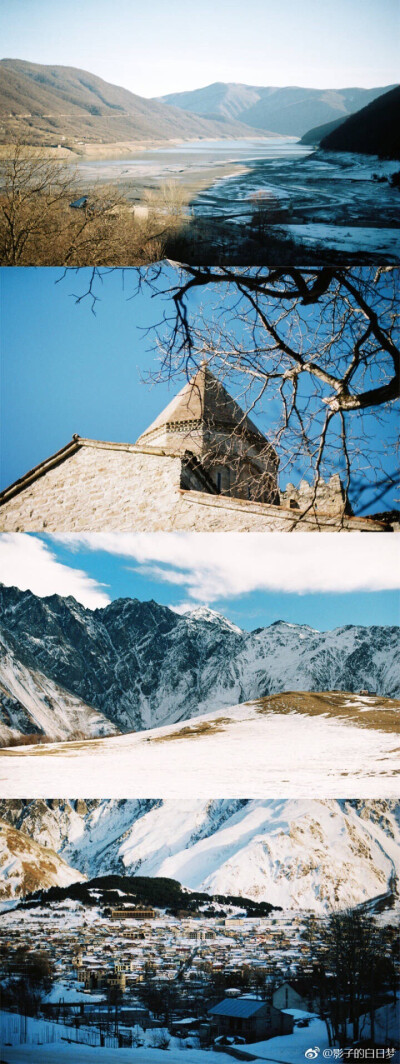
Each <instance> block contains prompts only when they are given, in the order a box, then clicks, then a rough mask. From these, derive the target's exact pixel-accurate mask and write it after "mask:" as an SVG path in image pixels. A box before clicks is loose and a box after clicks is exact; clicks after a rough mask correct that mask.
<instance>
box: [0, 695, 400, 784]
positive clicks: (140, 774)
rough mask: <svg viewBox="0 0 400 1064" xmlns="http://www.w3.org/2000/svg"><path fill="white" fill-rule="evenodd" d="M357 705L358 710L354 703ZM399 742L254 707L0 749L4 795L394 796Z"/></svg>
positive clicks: (337, 722) (346, 723)
mask: <svg viewBox="0 0 400 1064" xmlns="http://www.w3.org/2000/svg"><path fill="white" fill-rule="evenodd" d="M358 710H360V706H358ZM399 772H400V740H399V738H398V736H397V737H396V735H395V734H394V733H393V732H392V731H386V732H385V731H383V730H382V731H380V730H378V729H376V728H373V727H365V728H363V727H360V726H358V725H357V724H354V723H351V709H350V708H349V717H348V718H345V719H343V718H342V719H339V718H335V717H334V716H333V717H332V716H330V717H328V716H325V715H324V714H321V715H319V716H308V715H307V714H306V713H297V712H289V713H286V714H282V715H281V714H279V713H273V712H267V711H265V710H264V711H262V710H260V706H259V705H257V704H253V703H246V704H244V705H239V706H234V707H233V708H232V709H229V710H225V711H224V712H218V713H210V714H207V715H205V716H202V717H196V718H195V719H192V720H189V721H186V722H184V723H180V724H174V725H169V726H166V727H164V728H158V729H153V730H151V731H145V732H139V733H130V734H128V735H121V736H115V737H114V736H113V737H111V738H108V739H94V740H87V741H85V742H81V741H80V742H71V743H54V744H52V745H51V746H50V745H48V746H39V747H23V748H19V749H11V750H3V751H1V752H0V797H7V798H22V797H24V796H25V795H26V794H27V793H29V796H30V798H37V797H43V795H49V794H60V793H63V794H68V795H69V797H70V798H74V797H80V796H81V795H82V793H83V792H84V794H85V797H86V798H102V797H104V795H107V797H109V798H114V797H116V798H119V797H120V798H148V797H149V795H154V794H157V796H158V797H159V798H207V799H211V798H223V797H226V795H227V794H229V797H230V798H265V797H266V796H268V795H271V794H277V793H279V795H280V797H282V798H300V797H302V796H303V795H304V794H305V793H307V795H308V797H310V798H313V797H315V798H318V797H320V795H321V794H323V795H324V797H325V798H329V797H337V798H340V797H342V796H343V794H345V795H346V797H347V798H367V797H375V796H376V795H377V794H379V796H380V798H391V797H393V798H395V797H396V796H397V789H398V787H397V775H398V773H399Z"/></svg>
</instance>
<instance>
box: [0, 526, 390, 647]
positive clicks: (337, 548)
mask: <svg viewBox="0 0 400 1064" xmlns="http://www.w3.org/2000/svg"><path fill="white" fill-rule="evenodd" d="M398 541H399V537H398V536H391V535H386V536H385V542H384V549H382V546H381V545H382V539H381V537H378V538H377V537H376V536H374V535H371V536H366V535H363V534H362V533H353V535H351V536H348V535H338V534H337V535H312V536H311V535H309V534H305V533H302V534H299V533H298V534H296V535H295V536H288V535H287V533H270V534H268V535H266V534H265V533H264V534H254V533H246V534H233V533H211V534H210V533H208V534H200V533H173V532H168V533H147V534H143V533H140V534H131V533H109V534H107V533H86V534H78V533H75V534H71V535H69V536H68V535H59V536H57V535H55V536H50V535H44V534H41V535H34V534H26V533H16V534H9V533H3V534H2V535H0V581H1V582H3V583H5V584H7V585H16V586H17V587H20V588H21V589H26V588H29V589H30V590H31V591H33V592H34V593H35V594H38V595H50V594H54V593H58V594H61V595H63V596H66V595H73V596H74V597H75V598H76V599H78V600H79V601H80V602H82V603H83V604H84V605H86V606H87V607H89V608H91V609H93V608H96V607H102V606H105V605H106V604H107V602H109V601H111V600H113V599H115V598H125V597H131V598H138V599H140V600H142V601H145V600H149V599H154V600H155V601H156V602H159V603H161V604H163V605H165V606H170V607H172V608H174V609H177V610H178V611H182V612H185V611H186V610H187V609H193V608H194V607H196V606H198V605H208V606H210V607H211V608H212V609H216V610H218V611H219V612H221V613H222V614H223V615H224V616H226V617H228V618H229V619H230V620H231V621H233V622H234V623H235V624H237V625H239V627H242V628H245V629H248V630H251V629H254V628H257V627H263V626H264V625H268V624H271V623H272V622H273V621H276V620H285V621H289V622H291V623H299V624H309V625H311V627H313V628H317V629H319V630H326V629H331V628H335V627H338V626H341V625H345V624H365V625H371V624H399V623H400V609H399V604H400V597H399V585H400V566H399V542H398Z"/></svg>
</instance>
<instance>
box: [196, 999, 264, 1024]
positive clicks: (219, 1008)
mask: <svg viewBox="0 0 400 1064" xmlns="http://www.w3.org/2000/svg"><path fill="white" fill-rule="evenodd" d="M264 1008H265V1001H260V998H252V997H240V998H224V1000H223V1001H220V1002H219V1003H218V1005H213V1007H212V1008H211V1009H209V1010H208V1013H209V1015H210V1016H238V1017H241V1018H242V1019H249V1018H250V1016H255V1015H256V1014H257V1012H260V1011H261V1010H262V1009H264Z"/></svg>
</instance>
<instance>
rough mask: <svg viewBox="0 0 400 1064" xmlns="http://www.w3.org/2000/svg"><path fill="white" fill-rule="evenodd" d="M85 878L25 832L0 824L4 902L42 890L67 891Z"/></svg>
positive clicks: (1, 894)
mask: <svg viewBox="0 0 400 1064" xmlns="http://www.w3.org/2000/svg"><path fill="white" fill-rule="evenodd" d="M84 878H85V877H84V876H83V875H82V874H81V873H80V872H78V871H77V870H76V869H75V868H71V867H69V865H68V864H67V863H66V862H65V861H64V860H63V858H62V857H59V855H58V854H57V853H55V852H54V850H50V849H46V847H44V846H41V845H40V844H39V843H38V842H35V841H34V840H33V839H32V838H29V836H28V835H25V834H24V833H23V832H22V831H19V830H17V829H16V828H14V827H12V826H11V825H10V824H9V823H6V822H5V821H3V820H1V821H0V901H1V902H5V901H8V900H12V899H13V898H15V897H18V896H19V895H25V894H27V893H29V892H31V891H34V890H38V889H39V888H40V887H43V888H45V889H47V888H48V887H55V886H60V887H67V886H69V884H70V883H76V881H77V880H82V879H84Z"/></svg>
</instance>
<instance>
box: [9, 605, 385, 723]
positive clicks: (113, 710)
mask: <svg viewBox="0 0 400 1064" xmlns="http://www.w3.org/2000/svg"><path fill="white" fill-rule="evenodd" d="M0 639H1V657H0V728H1V730H0V736H1V738H2V741H3V743H7V742H8V741H9V739H10V738H11V737H12V735H14V736H15V735H18V734H27V733H28V734H31V733H32V732H36V733H37V734H38V735H40V734H42V735H43V734H44V735H48V736H49V737H50V738H61V739H62V738H67V737H72V735H73V733H76V731H77V730H78V731H79V732H80V733H81V735H83V736H87V737H90V736H94V735H104V734H107V733H108V734H112V733H113V732H114V733H115V732H116V731H118V730H119V731H122V732H129V731H132V730H143V729H149V728H157V727H159V726H162V725H169V724H173V723H176V722H179V721H183V720H187V719H189V718H191V717H194V716H199V715H202V714H203V715H204V714H206V713H210V712H214V711H217V710H221V709H223V708H224V707H226V708H228V707H231V706H233V705H235V704H236V703H239V702H240V703H242V702H246V701H248V700H251V699H257V698H260V697H262V696H265V695H271V694H274V693H277V692H282V691H292V692H293V691H305V692H307V691H333V690H335V689H336V690H339V691H358V690H360V689H367V690H369V691H371V692H372V693H374V692H376V693H377V694H378V695H385V696H390V697H395V696H396V695H398V694H399V693H400V659H399V655H398V645H399V629H398V628H394V627H370V628H364V627H361V626H354V625H346V626H344V627H342V628H338V629H336V630H335V631H333V632H319V631H315V630H314V629H312V628H310V627H308V625H294V624H286V623H285V622H284V621H278V622H276V623H274V624H272V625H269V626H268V627H267V628H261V629H256V630H255V631H254V632H245V631H242V630H241V629H240V628H238V627H236V626H235V625H233V624H231V623H230V622H229V621H227V620H226V619H225V618H224V617H222V616H221V615H220V614H218V613H216V612H215V611H213V610H210V609H208V608H206V607H199V608H197V609H194V610H193V611H192V612H190V613H187V614H184V615H179V614H177V613H175V612H174V611H173V610H170V609H168V607H166V606H160V605H158V604H157V603H156V602H139V601H138V600H137V599H129V598H128V599H118V600H116V601H114V602H112V603H111V604H110V605H109V606H106V607H105V608H104V609H97V610H93V611H92V610H88V609H85V607H84V606H82V605H81V604H80V603H78V602H76V601H75V599H73V598H61V597H60V596H58V595H52V596H51V597H49V598H39V597H37V596H35V595H33V594H32V593H31V592H30V591H20V590H18V589H17V588H10V587H4V586H1V585H0ZM77 700H79V703H80V705H79V704H78V701H77ZM78 738H79V735H78Z"/></svg>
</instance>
